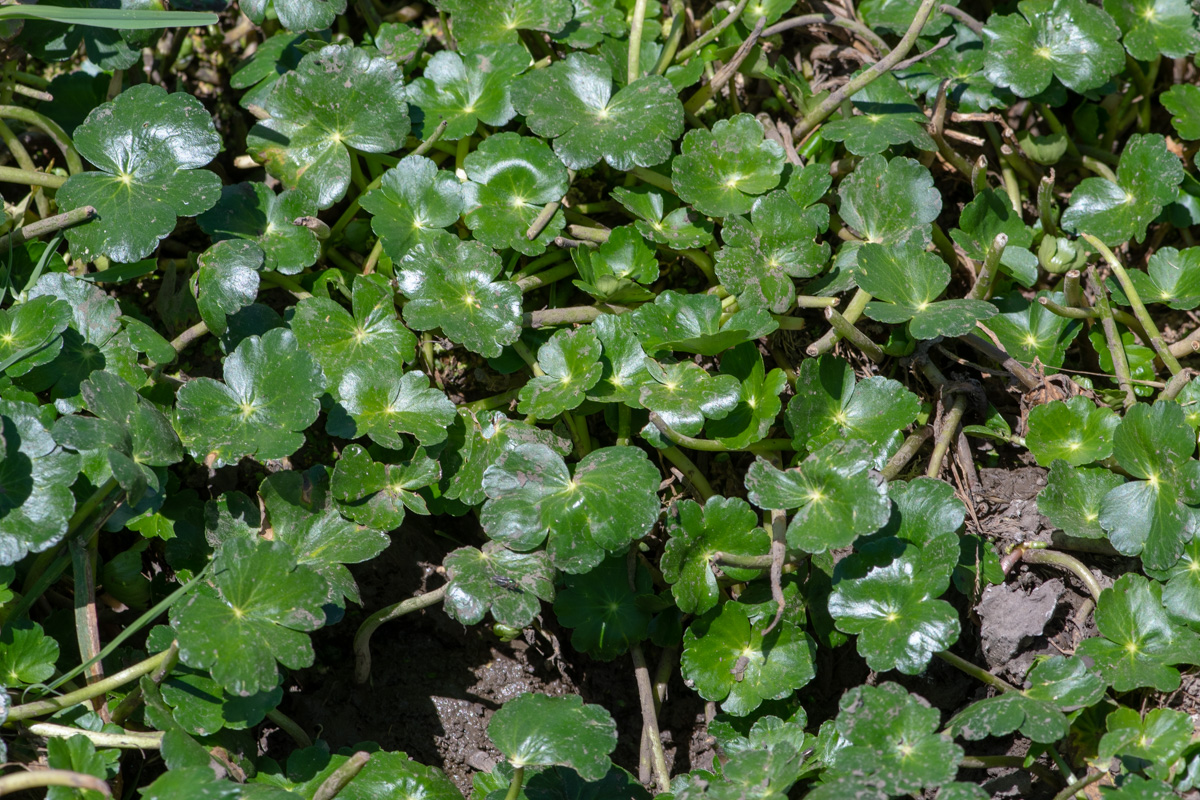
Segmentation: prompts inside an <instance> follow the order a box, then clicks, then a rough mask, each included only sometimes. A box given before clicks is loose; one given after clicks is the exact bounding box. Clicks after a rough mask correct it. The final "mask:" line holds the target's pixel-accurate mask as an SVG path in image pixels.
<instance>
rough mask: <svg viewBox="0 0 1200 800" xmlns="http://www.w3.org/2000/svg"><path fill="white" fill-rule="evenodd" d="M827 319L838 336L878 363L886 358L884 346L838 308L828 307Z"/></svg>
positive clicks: (826, 310)
mask: <svg viewBox="0 0 1200 800" xmlns="http://www.w3.org/2000/svg"><path fill="white" fill-rule="evenodd" d="M823 313H824V315H825V319H826V320H827V321H828V322H829V324H830V325H832V326H833V329H834V330H835V331H837V334H838V337H839V338H841V339H845V340H846V341H848V342H850V344H852V345H854V346H855V347H857V348H858V349H859V350H861V351H862V352H863V355H865V356H866V357H867V358H869V359H871V360H872V361H874V362H875V363H876V364H878V363H879V362H880V361H883V359H884V352H883V348H881V347H880V346H879V345H877V344H875V343H874V342H872V341H871V340H870V339H868V338H867V335H866V334H865V333H863V332H862V331H860V330H859V329H858V328H856V327H854V323H853V322H851V321H850V320H848V319H846V318H845V317H844V316H842V315H841V314H839V313H838V312H837V309H834V308H827V309H825V311H824V312H823Z"/></svg>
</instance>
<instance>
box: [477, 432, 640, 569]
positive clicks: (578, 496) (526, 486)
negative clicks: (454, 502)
mask: <svg viewBox="0 0 1200 800" xmlns="http://www.w3.org/2000/svg"><path fill="white" fill-rule="evenodd" d="M658 481H659V475H658V470H657V468H656V467H655V466H654V465H652V464H651V463H650V460H649V459H648V458H647V457H646V453H645V451H643V450H640V449H638V448H636V447H602V448H600V449H599V450H593V451H592V452H591V453H589V454H588V455H586V456H584V458H583V460H582V461H580V462H579V464H578V465H577V466H576V467H575V472H574V474H573V475H572V474H571V473H569V472H568V471H567V465H566V463H565V462H564V461H563V460H562V457H561V456H559V455H558V454H557V453H555V452H554V451H553V450H551V449H550V448H549V447H547V446H545V445H543V444H521V445H517V446H516V447H514V448H512V449H511V450H508V451H506V452H505V453H504V454H503V455H501V456H500V458H499V459H498V460H497V461H496V462H495V463H494V464H493V465H492V466H490V467H488V468H487V470H486V471H485V472H484V474H483V487H484V491H486V492H487V496H488V502H487V503H486V504H485V505H484V507H483V511H482V513H481V514H480V517H479V520H480V523H481V524H482V525H483V528H484V530H485V531H487V533H488V536H490V537H491V538H493V539H496V540H498V541H501V542H503V543H504V544H505V545H507V546H508V547H511V548H512V549H514V550H520V551H528V550H533V549H534V548H536V547H538V546H539V545H540V544H542V542H543V541H546V552H548V553H549V554H550V558H551V560H552V561H553V562H554V566H556V567H558V568H559V569H561V570H562V571H564V572H569V573H572V574H577V573H580V572H586V571H587V570H589V569H591V568H592V567H594V566H596V565H597V564H599V563H600V562H601V560H603V558H604V552H605V551H606V550H607V551H610V552H613V551H616V550H619V549H621V548H623V547H624V546H625V545H627V544H628V543H629V542H631V541H633V540H634V539H638V538H641V537H642V536H644V535H645V534H646V533H647V532H648V531H649V530H650V528H651V526H653V525H654V523H655V521H656V520H657V519H658V496H657V494H656V491H657V489H658ZM547 538H548V540H549V541H547Z"/></svg>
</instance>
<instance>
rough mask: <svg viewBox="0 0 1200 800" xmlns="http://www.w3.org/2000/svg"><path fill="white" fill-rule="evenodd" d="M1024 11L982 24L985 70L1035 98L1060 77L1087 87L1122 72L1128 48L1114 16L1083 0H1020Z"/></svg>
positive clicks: (994, 78) (1081, 88) (1080, 88)
mask: <svg viewBox="0 0 1200 800" xmlns="http://www.w3.org/2000/svg"><path fill="white" fill-rule="evenodd" d="M1017 7H1018V8H1019V9H1020V11H1021V13H1020V15H1017V14H1007V15H1003V16H1001V15H999V14H995V15H993V16H992V17H991V18H990V19H989V20H988V22H987V24H986V25H985V26H984V28H983V41H984V54H985V59H986V60H985V66H984V74H985V75H986V76H987V78H988V80H990V81H992V83H995V84H998V85H1000V86H1007V87H1009V88H1011V89H1012V90H1013V91H1014V92H1016V93H1017V94H1018V95H1020V96H1021V97H1033V96H1034V95H1036V94H1038V93H1039V92H1041V91H1043V90H1044V89H1046V88H1047V87H1048V86H1050V81H1051V79H1052V78H1058V79H1059V80H1060V81H1062V82H1063V84H1065V85H1066V87H1067V88H1068V89H1073V90H1074V91H1076V92H1086V91H1089V90H1091V89H1097V88H1099V87H1101V86H1103V85H1104V84H1105V83H1106V82H1107V81H1108V79H1109V78H1111V77H1112V76H1113V75H1116V74H1117V73H1118V72H1120V71H1121V68H1122V66H1123V65H1124V63H1125V53H1124V52H1123V50H1124V48H1122V47H1121V45H1120V44H1119V43H1118V41H1117V40H1118V38H1119V37H1120V35H1121V31H1120V29H1119V28H1117V25H1116V23H1115V22H1113V19H1112V17H1110V16H1109V15H1108V14H1105V13H1104V12H1103V11H1102V10H1101V9H1099V8H1098V7H1096V6H1094V5H1091V4H1090V3H1087V2H1085V0H1022V2H1021V3H1020V4H1018V6H1017Z"/></svg>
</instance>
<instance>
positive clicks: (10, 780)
mask: <svg viewBox="0 0 1200 800" xmlns="http://www.w3.org/2000/svg"><path fill="white" fill-rule="evenodd" d="M82 732H83V731H80V733H82ZM43 786H65V787H67V788H68V789H88V790H91V791H93V792H99V793H100V794H102V795H104V796H105V797H112V790H111V789H109V788H108V784H107V783H105V782H104V781H102V780H101V779H100V778H97V777H96V776H95V775H86V774H84V773H82V772H72V771H71V770H69V769H31V770H28V771H27V772H13V773H10V774H8V775H3V776H0V795H8V794H15V793H17V792H23V791H26V790H27V789H40V788H41V787H43Z"/></svg>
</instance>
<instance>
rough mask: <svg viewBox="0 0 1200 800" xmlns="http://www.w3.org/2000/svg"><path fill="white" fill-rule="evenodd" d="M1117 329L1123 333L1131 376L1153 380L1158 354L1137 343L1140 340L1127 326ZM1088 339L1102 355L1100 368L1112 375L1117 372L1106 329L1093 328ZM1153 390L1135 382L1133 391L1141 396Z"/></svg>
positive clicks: (1134, 378) (1151, 392)
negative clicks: (1105, 332)
mask: <svg viewBox="0 0 1200 800" xmlns="http://www.w3.org/2000/svg"><path fill="white" fill-rule="evenodd" d="M1117 330H1118V331H1119V332H1120V334H1121V347H1122V349H1123V350H1124V351H1125V360H1126V361H1128V362H1129V376H1130V377H1131V378H1132V379H1133V380H1136V381H1150V380H1153V379H1154V360H1155V358H1157V354H1156V353H1155V352H1154V350H1153V349H1152V348H1150V347H1147V346H1146V345H1144V344H1136V342H1138V341H1139V340H1138V339H1137V338H1136V337H1135V336H1134V334H1133V332H1132V331H1130V330H1127V329H1126V328H1125V326H1123V325H1118V327H1117ZM1088 340H1089V341H1090V342H1091V343H1092V349H1093V350H1095V351H1096V355H1098V356H1099V357H1100V369H1102V370H1104V371H1105V372H1106V373H1108V374H1110V375H1111V374H1115V373H1114V372H1113V361H1112V352H1111V351H1110V350H1109V347H1108V340H1107V339H1106V338H1105V336H1104V331H1102V330H1100V329H1098V328H1093V330H1092V332H1091V333H1089V334H1088ZM1153 392H1154V389H1153V388H1152V387H1150V386H1147V385H1145V384H1142V383H1135V384H1133V393H1134V394H1136V395H1138V396H1139V397H1148V396H1149V395H1151V394H1153Z"/></svg>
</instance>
